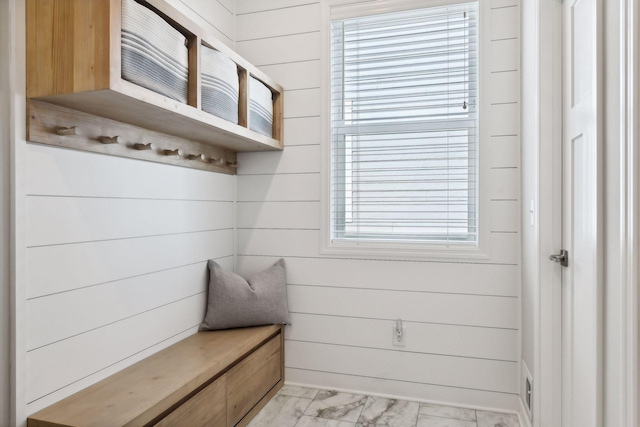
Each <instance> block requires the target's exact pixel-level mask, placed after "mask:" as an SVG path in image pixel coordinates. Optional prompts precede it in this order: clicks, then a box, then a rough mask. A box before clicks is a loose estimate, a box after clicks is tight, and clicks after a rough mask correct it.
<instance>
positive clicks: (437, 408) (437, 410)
mask: <svg viewBox="0 0 640 427" xmlns="http://www.w3.org/2000/svg"><path fill="white" fill-rule="evenodd" d="M420 415H431V416H434V417H442V418H453V419H456V420H462V421H475V420H476V411H475V409H465V408H456V407H453V406H442V405H433V404H431V403H421V404H420Z"/></svg>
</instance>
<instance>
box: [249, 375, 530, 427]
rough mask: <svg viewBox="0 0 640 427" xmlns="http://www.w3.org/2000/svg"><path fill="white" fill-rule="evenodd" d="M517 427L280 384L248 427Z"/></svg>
mask: <svg viewBox="0 0 640 427" xmlns="http://www.w3.org/2000/svg"><path fill="white" fill-rule="evenodd" d="M379 426H385V427H520V424H519V423H518V417H517V416H515V415H511V414H501V413H496V412H486V411H480V410H475V409H464V408H454V407H451V406H440V405H431V404H428V403H419V402H411V401H407V400H394V399H384V398H381V397H373V396H365V395H359V394H349V393H338V392H335V391H325V390H315V389H310V388H303V387H294V386H287V385H285V386H284V387H282V389H281V390H280V391H279V392H278V394H277V395H276V396H275V397H274V398H273V399H272V400H271V401H270V402H269V403H267V405H266V406H265V407H264V408H263V409H262V411H260V412H259V413H258V415H256V417H255V418H254V419H253V420H252V421H251V423H249V426H248V427H379Z"/></svg>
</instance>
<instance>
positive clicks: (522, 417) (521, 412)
mask: <svg viewBox="0 0 640 427" xmlns="http://www.w3.org/2000/svg"><path fill="white" fill-rule="evenodd" d="M518 402H520V405H519V407H518V421H520V427H533V424H532V423H531V419H530V418H529V413H528V412H527V408H525V406H524V402H523V401H522V399H518Z"/></svg>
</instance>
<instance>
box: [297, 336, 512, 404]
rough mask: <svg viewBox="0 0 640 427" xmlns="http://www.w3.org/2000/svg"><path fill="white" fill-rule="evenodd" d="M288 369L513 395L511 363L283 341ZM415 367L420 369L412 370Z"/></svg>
mask: <svg viewBox="0 0 640 427" xmlns="http://www.w3.org/2000/svg"><path fill="white" fill-rule="evenodd" d="M285 360H286V366H287V367H288V368H297V369H306V370H314V371H321V372H334V373H339V374H351V375H358V376H364V377H371V378H384V379H389V380H397V381H411V382H416V383H422V384H433V385H440V386H449V387H459V388H467V389H474V390H487V391H494V392H501V393H514V394H517V392H518V388H517V385H516V381H513V379H514V378H516V377H517V375H518V372H519V369H518V364H517V363H514V362H499V361H493V360H483V359H469V358H464V357H450V356H436V355H429V354H417V353H409V352H402V351H388V350H374V349H363V348H356V347H346V346H337V345H326V344H315V343H304V342H296V341H287V345H286V347H285ZM416 367H420V368H419V369H416Z"/></svg>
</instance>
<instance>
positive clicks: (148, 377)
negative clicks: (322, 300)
mask: <svg viewBox="0 0 640 427" xmlns="http://www.w3.org/2000/svg"><path fill="white" fill-rule="evenodd" d="M283 349H284V340H283V328H282V326H277V325H273V326H260V327H255V328H243V329H232V330H225V331H216V332H200V333H197V334H195V335H192V336H190V337H188V338H186V339H184V340H182V341H180V342H178V343H176V344H174V345H172V346H170V347H167V348H166V349H164V350H161V351H159V352H157V353H155V354H153V355H151V356H149V357H147V358H145V359H143V360H141V361H139V362H137V363H135V364H134V365H131V366H130V367H128V368H125V369H124V370H122V371H120V372H118V373H116V374H114V375H112V376H110V377H107V378H105V379H104V380H102V381H100V382H98V383H96V384H94V385H92V386H90V387H88V388H86V389H84V390H81V391H79V392H78V393H75V394H73V395H71V396H69V397H67V398H66V399H64V400H61V401H60V402H58V403H55V404H54V405H52V406H49V407H47V408H45V409H43V410H41V411H39V412H37V413H35V414H33V415H31V416H30V417H29V419H28V426H29V427H43V426H47V427H49V426H146V425H161V426H205V425H207V426H216V427H217V426H228V427H231V426H244V425H246V424H247V423H248V422H249V421H250V420H251V418H253V416H254V415H255V414H256V413H257V412H258V411H259V410H260V409H261V408H262V407H263V406H264V405H265V404H266V403H267V402H268V401H269V399H271V397H272V396H273V395H274V394H275V393H276V392H277V391H278V390H279V389H280V388H281V387H282V384H283V383H284V357H283Z"/></svg>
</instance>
